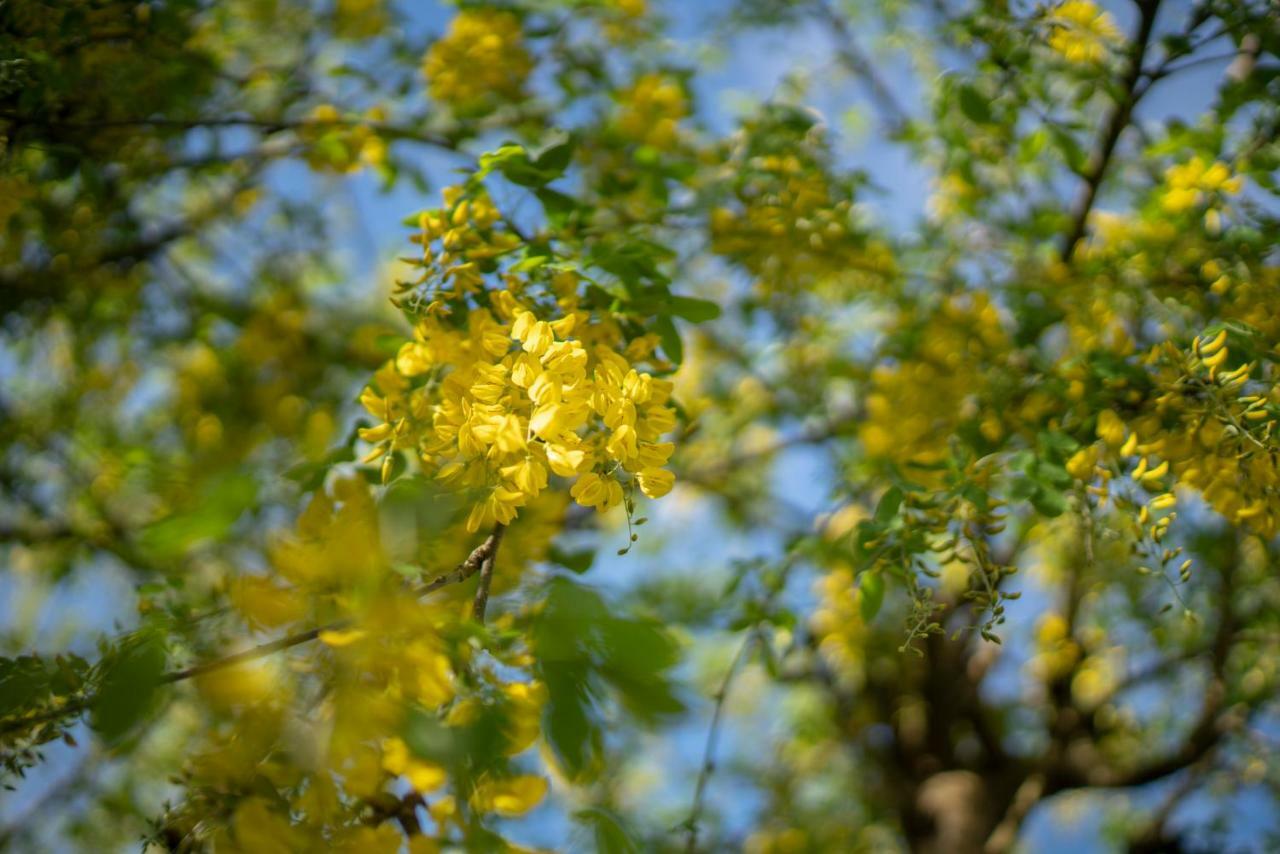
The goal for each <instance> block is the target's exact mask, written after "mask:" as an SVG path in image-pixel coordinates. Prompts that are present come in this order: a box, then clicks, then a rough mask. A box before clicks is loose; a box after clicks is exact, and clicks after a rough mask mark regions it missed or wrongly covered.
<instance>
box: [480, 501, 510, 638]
mask: <svg viewBox="0 0 1280 854" xmlns="http://www.w3.org/2000/svg"><path fill="white" fill-rule="evenodd" d="M506 530H507V526H506V525H503V524H498V525H495V526H494V528H493V533H492V534H490V535H489V539H487V540H485V543H486V544H487V545H488V549H487V550H486V551H485V554H484V557H483V558H482V559H481V560H480V583H479V584H478V585H477V586H476V598H475V600H474V601H473V602H472V604H471V619H473V620H475V621H476V622H477V623H483V622H484V611H485V608H486V607H487V606H488V604H489V586H490V585H491V584H492V583H493V565H494V563H496V562H497V560H498V549H499V547H501V546H502V534H503V532H505V531H506Z"/></svg>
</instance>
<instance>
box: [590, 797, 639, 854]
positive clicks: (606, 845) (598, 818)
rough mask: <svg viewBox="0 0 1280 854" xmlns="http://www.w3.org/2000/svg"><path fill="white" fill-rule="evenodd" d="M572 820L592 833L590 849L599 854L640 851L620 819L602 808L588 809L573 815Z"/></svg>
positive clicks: (623, 853) (631, 853)
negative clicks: (592, 842)
mask: <svg viewBox="0 0 1280 854" xmlns="http://www.w3.org/2000/svg"><path fill="white" fill-rule="evenodd" d="M573 817H574V819H575V820H576V821H577V822H578V823H579V824H581V825H583V826H584V827H586V828H588V829H590V830H591V831H592V836H593V840H594V842H595V844H594V845H593V846H592V849H593V850H595V851H598V852H600V854H633V853H634V852H637V851H639V850H640V848H639V847H638V846H637V845H636V843H635V840H634V839H632V837H631V834H630V833H629V832H628V831H627V828H626V825H624V824H623V823H622V819H621V818H620V817H619V816H618V815H617V813H614V812H613V811H611V810H607V809H605V808H604V807H588V808H587V809H584V810H579V811H578V812H576V813H574V815H573Z"/></svg>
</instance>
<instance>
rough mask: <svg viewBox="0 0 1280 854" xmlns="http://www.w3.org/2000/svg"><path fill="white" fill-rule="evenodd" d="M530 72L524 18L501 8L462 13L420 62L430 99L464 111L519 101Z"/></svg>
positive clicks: (464, 11)
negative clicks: (491, 103)
mask: <svg viewBox="0 0 1280 854" xmlns="http://www.w3.org/2000/svg"><path fill="white" fill-rule="evenodd" d="M532 70H533V58H532V57H531V56H530V55H529V52H528V50H526V48H525V46H524V38H523V33H522V32H521V28H520V19H519V18H517V17H516V16H515V15H514V14H513V13H511V12H507V11H502V10H497V9H464V10H462V11H460V12H459V13H458V14H457V15H456V16H454V18H453V20H452V21H451V22H450V24H449V30H448V32H446V33H445V34H444V36H443V37H442V38H440V40H439V41H437V42H436V43H435V44H433V45H432V46H431V49H430V50H428V51H427V55H426V58H425V59H424V60H423V63H422V73H423V74H424V75H425V76H426V78H427V91H428V92H430V94H431V97H432V98H435V99H436V100H437V101H441V102H443V103H446V104H450V105H452V106H453V107H454V108H456V109H459V110H462V111H466V112H471V111H478V110H483V109H485V108H486V107H487V106H489V105H490V102H491V101H492V100H495V99H496V100H503V101H512V100H517V99H519V98H520V97H521V96H522V95H523V92H524V84H525V81H526V80H527V79H528V77H529V74H530V72H531V71H532Z"/></svg>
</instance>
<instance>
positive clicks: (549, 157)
mask: <svg viewBox="0 0 1280 854" xmlns="http://www.w3.org/2000/svg"><path fill="white" fill-rule="evenodd" d="M575 147H576V146H575V143H574V141H573V138H572V137H567V138H566V139H565V140H564V141H563V142H559V143H555V144H553V145H549V146H547V147H546V148H544V149H543V150H542V153H541V154H539V155H538V158H537V159H536V160H535V161H534V162H533V165H534V166H535V167H536V168H537V169H539V170H540V171H542V172H545V173H547V174H551V175H556V176H559V175H563V174H564V170H566V169H568V168H569V164H570V163H571V162H572V161H573V150H574V148H575Z"/></svg>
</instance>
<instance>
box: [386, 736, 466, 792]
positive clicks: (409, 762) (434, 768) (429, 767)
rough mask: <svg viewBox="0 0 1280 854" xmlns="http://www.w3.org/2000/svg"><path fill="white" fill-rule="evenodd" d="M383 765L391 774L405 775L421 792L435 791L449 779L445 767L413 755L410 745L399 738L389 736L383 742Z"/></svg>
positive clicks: (416, 789) (411, 784)
mask: <svg viewBox="0 0 1280 854" xmlns="http://www.w3.org/2000/svg"><path fill="white" fill-rule="evenodd" d="M382 767H383V769H384V770H386V771H387V772H388V773H390V774H394V775H395V776H397V777H404V778H405V779H406V780H408V781H409V785H410V786H412V787H413V790H414V791H415V792H418V793H420V794H425V793H427V792H434V791H435V790H436V789H439V788H440V787H441V786H443V785H444V784H445V782H446V781H447V780H448V779H449V775H448V774H447V773H446V772H445V770H444V769H443V768H441V767H440V766H439V765H436V764H434V763H431V762H424V761H423V760H421V759H418V758H417V757H415V756H413V755H412V754H411V753H410V752H409V746H408V745H407V744H405V743H404V741H402V740H401V739H398V738H389V739H387V740H386V741H384V742H383V743H382Z"/></svg>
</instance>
